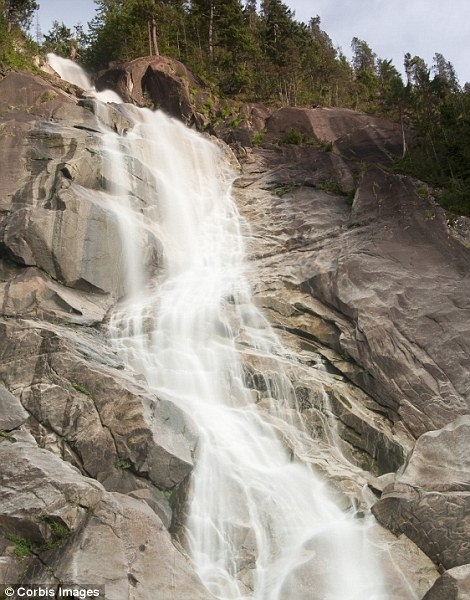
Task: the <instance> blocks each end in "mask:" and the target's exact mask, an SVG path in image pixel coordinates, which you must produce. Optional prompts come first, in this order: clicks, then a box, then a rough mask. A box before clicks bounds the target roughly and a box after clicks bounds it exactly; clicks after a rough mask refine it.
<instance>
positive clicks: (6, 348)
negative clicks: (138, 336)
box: [0, 321, 196, 491]
mask: <svg viewBox="0 0 470 600" xmlns="http://www.w3.org/2000/svg"><path fill="white" fill-rule="evenodd" d="M0 329H1V331H2V338H1V342H0V356H1V357H2V361H1V364H2V366H1V368H0V377H1V378H2V380H3V381H4V382H5V384H6V386H7V387H8V388H9V389H13V390H15V394H16V395H17V396H18V397H20V399H21V401H22V404H23V406H24V407H25V408H26V409H27V410H28V412H29V413H30V414H31V415H32V417H34V420H35V422H36V423H37V424H39V425H40V427H38V426H37V425H36V426H34V427H33V433H34V434H36V437H37V438H38V440H39V441H40V443H42V445H47V444H49V443H50V444H51V446H50V447H51V449H54V450H55V451H56V452H57V453H58V454H59V455H61V456H62V457H63V458H65V459H66V460H71V461H72V462H73V463H74V464H75V465H76V466H78V467H80V468H81V469H82V470H83V472H84V473H86V474H88V475H90V476H92V477H94V478H96V479H98V480H104V479H106V478H108V477H109V475H110V473H112V472H115V471H116V469H131V470H132V472H133V473H134V474H135V475H137V476H139V477H144V478H147V479H148V480H149V481H151V482H152V483H153V484H154V485H157V486H158V487H160V488H163V489H167V488H173V487H174V486H175V485H177V484H178V483H180V482H181V481H182V480H183V479H184V478H185V477H186V476H187V475H188V473H189V472H190V470H191V467H192V463H193V459H192V455H193V452H194V447H195V443H196V440H195V435H194V434H193V433H192V426H191V424H190V422H189V421H188V419H187V418H186V417H185V416H184V415H183V413H181V412H180V411H179V409H177V408H176V407H175V406H174V405H173V404H171V403H169V402H167V401H164V400H160V399H158V398H155V397H154V396H153V395H152V394H150V392H149V391H148V389H146V387H145V385H139V384H138V383H137V382H136V381H135V380H133V379H132V378H131V377H128V376H126V374H125V373H122V372H121V369H122V365H121V364H120V363H119V362H117V360H116V358H115V357H114V356H113V355H112V353H111V352H110V351H109V350H108V349H107V348H106V346H105V344H104V343H103V341H101V340H100V339H99V337H98V336H96V335H90V336H85V335H84V334H83V333H82V332H77V333H74V332H73V331H71V330H69V331H64V330H63V329H62V328H60V327H57V326H53V325H48V324H46V323H41V324H36V323H33V322H29V323H28V322H27V321H24V322H23V323H22V324H21V325H19V324H18V325H15V324H14V323H10V322H3V323H1V324H0ZM41 428H42V429H41ZM44 429H45V430H46V431H48V432H52V433H53V436H52V438H50V437H49V438H47V436H46V438H44V437H43V436H42V435H41V431H43V430H44ZM126 491H128V490H126Z"/></svg>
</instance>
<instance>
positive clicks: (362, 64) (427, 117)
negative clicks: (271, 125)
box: [0, 0, 470, 214]
mask: <svg viewBox="0 0 470 600" xmlns="http://www.w3.org/2000/svg"><path fill="white" fill-rule="evenodd" d="M95 4H96V16H95V18H94V19H93V20H92V21H91V22H90V23H89V24H88V32H87V33H86V34H85V32H84V30H83V28H82V27H81V26H80V25H77V26H75V27H74V28H73V30H72V29H69V28H68V27H67V26H65V25H64V24H63V23H59V22H57V21H56V22H54V24H53V27H52V29H51V30H50V31H49V32H48V33H46V34H45V35H44V39H43V41H42V44H41V50H42V52H48V51H53V52H56V53H58V54H61V55H62V56H67V57H72V58H73V59H75V60H78V61H79V62H80V63H81V64H83V65H84V66H85V67H86V68H87V69H88V70H90V71H92V72H96V71H99V70H101V69H105V68H107V67H108V65H109V63H111V62H114V61H128V60H132V59H133V58H137V57H139V56H147V55H150V54H162V55H166V56H171V57H174V58H177V59H179V60H181V61H182V62H183V63H184V64H185V65H186V66H187V67H188V68H190V69H191V70H192V71H194V72H195V73H196V74H197V75H199V76H200V77H201V78H202V79H204V80H205V81H206V82H207V84H208V85H210V86H211V88H212V91H213V92H214V93H215V94H217V95H219V96H225V97H230V98H235V99H237V100H240V101H258V102H264V103H267V104H276V105H285V106H308V107H312V106H319V105H321V106H338V107H345V108H352V109H356V110H361V111H365V112H370V113H375V114H381V115H384V116H387V117H389V118H392V119H395V120H397V121H400V122H401V123H402V124H403V127H404V129H408V130H410V129H411V130H413V131H414V132H415V136H414V143H413V144H412V145H411V146H410V147H409V148H407V152H406V153H405V156H404V157H403V158H402V159H401V160H400V161H399V168H400V169H401V170H403V171H405V172H408V173H410V174H412V175H415V176H417V177H419V178H421V179H423V180H425V181H427V182H429V183H430V184H431V185H433V186H436V187H440V188H443V189H444V192H443V194H442V197H441V201H442V202H443V203H444V204H445V206H446V207H447V208H448V209H449V210H452V211H454V212H457V213H465V214H470V192H469V190H470V88H469V86H468V85H466V86H465V87H464V88H461V86H460V85H459V82H458V79H457V75H456V73H455V70H454V68H453V66H452V64H451V63H449V62H448V61H447V60H446V59H445V58H444V56H442V54H436V55H435V56H434V59H433V64H432V65H431V66H430V67H429V66H428V65H427V64H426V63H425V61H424V60H423V59H422V58H421V57H419V56H411V55H410V54H406V55H405V56H404V70H405V79H403V77H402V76H401V74H400V73H399V71H398V70H397V68H396V67H395V66H394V65H393V64H392V61H390V60H387V59H384V58H379V57H378V56H377V55H376V54H375V53H374V52H373V50H372V49H371V48H370V47H369V45H368V44H367V42H366V41H364V40H361V39H358V38H357V37H354V38H353V39H352V43H351V50H352V59H351V60H347V58H346V57H345V55H344V54H343V53H342V52H341V50H339V49H337V48H335V46H334V44H333V42H332V40H331V38H330V37H329V35H328V34H327V33H326V32H325V31H323V29H322V27H321V21H320V18H319V17H318V16H313V17H312V18H311V19H310V20H309V22H308V23H302V22H299V21H297V20H296V19H295V15H294V14H293V12H292V11H291V10H290V9H289V8H288V6H287V5H286V4H284V3H283V2H282V1H281V0H261V2H260V4H258V3H257V1H256V0H244V1H243V2H242V0H95ZM0 7H2V15H1V19H2V20H1V21H0V29H1V28H2V27H3V31H4V32H5V34H6V36H7V37H8V31H10V30H14V29H15V28H21V27H22V28H23V30H24V29H25V28H26V27H27V25H29V24H30V23H31V19H32V15H33V13H34V10H35V9H36V7H37V4H36V2H35V1H34V0H0ZM2 39H3V37H2ZM26 39H27V36H26ZM29 43H32V42H31V39H29ZM1 60H2V55H1V44H0V62H1Z"/></svg>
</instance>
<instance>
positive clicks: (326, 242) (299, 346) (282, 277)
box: [236, 109, 470, 569]
mask: <svg viewBox="0 0 470 600" xmlns="http://www.w3.org/2000/svg"><path fill="white" fill-rule="evenodd" d="M283 110H284V112H285V120H284V119H282V118H281V117H280V116H279V119H277V118H275V117H274V116H271V117H269V119H268V120H267V121H266V123H267V130H268V128H269V127H271V128H272V135H273V139H275V138H277V139H279V138H280V137H281V139H282V136H283V135H284V134H285V133H287V132H288V131H289V129H290V128H293V127H295V128H297V129H298V130H300V131H301V132H302V134H303V136H304V137H303V138H299V140H298V141H299V142H300V143H299V144H297V145H294V144H292V143H291V144H284V145H282V144H281V145H279V146H270V145H269V143H266V144H265V147H264V148H263V147H262V148H259V149H253V150H252V151H250V152H249V153H248V155H247V157H246V160H245V161H244V165H243V168H244V172H243V175H242V177H241V178H240V179H239V180H238V181H237V183H236V186H237V190H236V193H237V195H238V197H239V206H240V208H241V210H242V213H243V214H244V215H245V216H246V218H247V220H248V221H249V222H250V226H251V231H252V237H251V241H250V247H249V254H250V257H251V260H252V263H253V265H255V266H256V273H257V276H256V278H254V279H253V287H254V290H255V297H256V300H257V303H258V304H259V305H260V306H261V307H262V308H264V310H265V312H266V313H267V314H268V315H269V317H270V320H271V321H272V322H273V323H275V324H276V325H277V327H278V329H279V331H280V334H281V335H282V339H283V341H284V343H285V344H286V345H287V346H289V347H291V348H292V349H293V350H294V351H295V352H296V353H297V354H298V355H299V356H300V357H301V360H302V362H303V364H309V365H311V366H313V365H317V367H316V368H320V369H321V370H326V371H329V372H330V373H331V374H332V375H335V376H336V379H337V380H339V381H340V382H348V384H354V385H353V388H354V386H357V387H358V388H359V389H360V390H362V392H363V393H364V394H363V395H362V396H359V397H358V396H357V394H354V393H351V390H346V389H343V390H341V386H338V385H337V383H335V385H334V388H333V389H334V391H333V389H332V388H330V386H328V385H327V386H326V387H324V390H325V392H326V394H324V395H323V396H322V398H320V399H318V398H317V399H315V398H313V397H312V395H311V394H310V400H309V402H308V403H304V402H303V401H302V400H301V401H300V404H301V407H303V413H304V418H305V419H306V422H307V423H309V422H311V431H312V432H314V431H315V423H318V416H316V413H315V410H316V409H318V408H319V407H320V409H321V410H322V411H323V412H324V413H326V414H330V415H331V414H332V415H333V416H334V422H335V423H336V425H334V422H333V426H334V427H336V429H335V431H336V433H337V435H339V436H340V438H341V439H342V442H341V444H342V445H343V446H342V447H343V452H344V453H345V454H346V455H347V456H349V458H350V459H352V460H354V459H355V460H356V461H358V463H359V464H360V465H362V466H363V467H365V466H366V464H367V462H368V460H370V461H371V464H374V461H380V466H377V462H375V465H376V469H377V470H376V473H380V472H382V473H384V472H388V471H392V472H393V471H396V470H397V469H398V468H399V466H400V464H403V467H402V469H404V470H403V473H401V475H399V476H396V478H395V476H394V475H393V474H392V473H390V474H389V475H384V476H383V477H379V478H378V479H376V480H375V481H369V486H370V488H371V489H372V490H373V491H374V494H376V495H377V496H378V497H379V498H380V497H381V499H380V500H379V501H378V503H377V504H375V506H374V509H373V510H374V514H375V515H376V517H377V518H378V520H379V521H380V522H381V523H383V524H384V525H386V526H387V527H389V528H390V529H391V530H392V531H393V532H395V533H396V534H402V533H403V532H404V533H406V535H408V536H409V537H410V538H411V539H412V540H413V541H415V543H417V544H418V546H419V547H420V548H422V549H423V550H424V551H425V552H426V553H427V554H428V555H429V556H431V558H432V559H433V560H434V561H435V563H436V564H440V565H441V568H442V569H444V568H447V569H450V568H452V567H455V566H457V565H463V564H465V563H467V562H469V558H468V543H467V542H468V536H469V532H470V528H469V524H468V502H469V498H470V496H469V494H468V485H469V482H470V473H469V468H468V465H467V464H466V461H465V460H464V459H463V454H464V453H465V449H464V448H465V447H466V446H465V443H464V441H463V440H464V439H467V440H468V431H467V429H466V421H465V419H466V418H467V417H466V415H468V412H469V400H470V398H469V389H468V382H467V374H466V373H467V366H468V356H469V354H470V346H469V344H468V339H470V338H469V335H468V333H469V331H468V329H469V325H470V318H469V316H470V314H469V306H468V302H467V301H466V300H465V298H466V297H467V296H468V294H469V292H470V289H469V286H470V280H469V268H468V265H469V259H470V256H469V254H468V248H466V246H465V244H462V243H460V242H459V241H456V237H455V236H454V235H453V232H452V230H451V229H450V228H449V226H448V223H447V220H446V215H445V214H444V212H443V211H442V210H441V209H440V208H439V207H438V206H437V205H436V204H435V203H434V202H433V201H432V198H431V197H430V194H429V192H428V191H427V189H426V188H425V186H423V185H422V184H419V183H417V182H414V181H412V180H411V179H409V178H406V177H403V176H399V175H393V174H391V173H390V172H389V171H388V169H387V168H385V167H384V164H385V165H386V164H390V156H391V155H392V153H393V152H395V153H398V152H401V148H400V132H399V131H397V130H395V133H394V134H393V135H391V136H390V132H391V131H392V130H393V126H390V127H391V129H389V128H387V127H385V128H384V129H383V130H381V129H380V123H379V122H378V121H377V122H374V123H367V118H366V116H365V115H354V116H352V118H351V120H350V121H349V122H348V120H347V119H345V112H347V111H336V110H335V109H326V110H324V109H313V110H300V111H297V110H296V109H283ZM280 114H282V112H281V113H280ZM287 117H288V119H289V120H287ZM328 119H330V123H329V124H328ZM270 122H271V125H269V123H270ZM348 127H349V131H347V128H348ZM371 132H374V133H373V135H370V134H371ZM308 138H310V139H311V140H313V142H310V143H308ZM322 138H323V139H325V140H328V141H329V142H330V146H329V147H326V146H325V145H323V148H322V147H321V146H320V145H319V144H318V142H319V140H321V139H322ZM384 140H387V141H386V144H384ZM268 141H269V140H268ZM315 141H316V143H315ZM349 142H351V143H354V144H356V143H357V147H355V149H354V153H352V152H349V151H348V150H347V148H348V143H349ZM374 147H375V149H374ZM325 150H326V151H325ZM267 215H269V218H267ZM307 387H308V386H307ZM357 387H356V389H357ZM310 389H311V388H310ZM325 396H326V398H327V400H325ZM300 398H303V396H302V395H301V396H300ZM306 398H309V396H306ZM353 398H354V399H355V400H354V401H352V399H353ZM312 400H313V401H312ZM367 410H370V413H368V415H367V416H366V413H367ZM378 416H381V417H383V418H384V424H383V425H382V426H378V420H377V417H378ZM364 426H365V429H364ZM384 426H385V427H384ZM385 431H387V433H386V434H385ZM386 440H388V441H386ZM392 440H393V441H392ZM390 442H392V443H391V445H387V444H390ZM345 443H346V444H349V445H350V446H349V448H348V447H347V446H344V444H345ZM467 445H468V444H467ZM374 448H375V451H376V452H377V450H378V449H379V448H381V449H382V450H381V452H383V458H384V459H385V460H383V459H380V457H379V456H378V455H377V454H374V450H373V449H374ZM392 448H400V449H401V450H400V451H399V452H396V453H395V459H394V460H393V459H392V456H393V450H392ZM367 457H369V459H368V458H367ZM371 464H369V466H368V468H371Z"/></svg>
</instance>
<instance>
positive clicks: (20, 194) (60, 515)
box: [0, 72, 212, 600]
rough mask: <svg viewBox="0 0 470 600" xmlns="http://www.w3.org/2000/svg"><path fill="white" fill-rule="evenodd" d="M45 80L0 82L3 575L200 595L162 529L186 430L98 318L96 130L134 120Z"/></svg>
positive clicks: (108, 245)
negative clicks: (131, 368)
mask: <svg viewBox="0 0 470 600" xmlns="http://www.w3.org/2000/svg"><path fill="white" fill-rule="evenodd" d="M51 81H52V80H51V79H43V78H40V77H37V76H34V75H25V74H21V73H14V72H12V73H10V74H9V75H8V76H6V77H5V78H4V79H3V80H1V81H0V130H1V132H2V136H1V142H0V164H1V165H2V177H1V178H0V207H1V211H0V212H1V215H0V300H1V303H2V316H1V318H0V329H1V331H2V334H1V342H0V346H1V347H0V356H1V361H0V362H1V364H0V380H1V382H2V385H1V386H0V461H1V463H2V469H1V473H0V478H1V487H0V497H1V502H0V504H1V510H0V553H1V559H0V579H1V580H2V581H4V582H9V583H14V582H26V583H29V582H42V583H53V584H54V583H57V582H59V581H72V582H76V583H83V584H86V583H87V584H89V583H90V582H93V583H94V584H96V585H106V594H107V597H108V596H109V598H111V599H114V600H122V599H123V598H149V599H150V598H152V599H153V598H154V597H155V590H156V589H159V590H161V594H162V597H166V598H170V597H178V598H189V597H191V598H200V599H202V598H205V599H206V598H207V599H208V598H210V597H212V596H211V595H210V594H209V593H208V592H207V591H206V590H205V589H204V588H203V586H202V584H201V583H200V581H199V579H198V577H197V576H196V575H195V573H194V571H193V567H192V565H191V563H190V562H189V560H188V559H187V557H186V556H185V555H184V553H183V552H182V551H181V549H180V548H177V547H176V545H174V544H173V542H172V539H171V537H170V534H169V533H168V528H169V527H170V524H171V519H172V514H171V508H170V505H169V502H168V498H169V496H170V495H171V494H172V493H173V492H174V491H175V489H176V488H177V487H178V486H179V484H180V483H181V482H182V481H183V480H184V479H186V478H187V476H188V474H189V473H190V471H191V469H192V465H193V454H194V450H195V446H196V435H195V432H194V428H193V426H192V424H191V422H190V420H189V419H188V417H187V416H185V415H184V414H183V413H182V412H181V411H180V410H178V409H177V408H175V407H174V406H173V405H172V404H170V403H169V402H167V401H166V400H163V399H160V398H157V397H155V395H154V394H153V393H152V392H151V391H150V390H149V388H148V386H147V385H146V383H145V382H144V381H140V380H139V379H138V378H137V377H136V376H135V375H134V374H132V373H130V372H128V371H127V370H126V368H125V366H124V365H123V364H122V362H120V360H119V359H118V358H117V356H116V355H115V354H114V353H113V351H112V350H111V349H110V347H109V341H108V340H107V339H106V337H105V336H104V335H103V332H102V330H101V329H100V327H99V326H100V324H103V323H104V321H105V319H106V317H107V313H108V310H109V308H110V307H111V306H112V305H114V304H115V303H116V302H117V301H118V300H119V298H120V297H122V296H123V294H125V291H126V282H125V277H124V276H123V269H122V263H123V260H124V258H123V256H122V249H121V241H120V239H121V232H120V230H119V227H120V226H119V220H118V216H117V212H118V210H120V209H118V208H117V207H116V206H115V205H114V203H113V198H112V196H110V195H109V194H105V193H104V190H105V188H106V187H107V186H108V184H109V179H108V180H107V179H106V177H108V178H109V176H106V175H105V174H104V171H103V152H102V137H103V135H104V133H105V132H108V133H109V132H112V131H119V132H122V131H123V130H125V129H126V128H128V127H129V126H130V122H129V121H128V120H127V117H126V116H125V115H123V114H121V113H119V112H118V111H116V110H115V109H113V108H112V107H109V109H108V110H107V111H106V114H103V118H102V119H100V120H99V119H98V118H97V117H96V116H95V114H94V111H95V110H99V109H98V108H97V107H96V105H95V103H94V102H93V100H90V99H87V98H82V99H78V98H77V97H76V96H74V95H71V94H70V93H68V92H67V90H64V89H61V88H58V87H56V86H55V85H53V84H52V83H51ZM65 87H66V86H65ZM74 89H75V88H73V86H71V87H70V88H68V90H69V92H70V91H74ZM79 93H80V92H79ZM133 166H134V172H133V175H132V177H133V181H131V182H130V185H132V189H133V193H134V194H135V196H136V197H139V194H141V193H142V183H141V182H142V180H143V179H145V177H146V175H145V167H144V165H142V164H139V163H138V161H135V164H134V165H133ZM158 244H159V242H158V240H149V245H148V246H147V252H146V257H147V259H148V261H149V262H148V265H149V268H152V269H157V268H158V253H159V248H158Z"/></svg>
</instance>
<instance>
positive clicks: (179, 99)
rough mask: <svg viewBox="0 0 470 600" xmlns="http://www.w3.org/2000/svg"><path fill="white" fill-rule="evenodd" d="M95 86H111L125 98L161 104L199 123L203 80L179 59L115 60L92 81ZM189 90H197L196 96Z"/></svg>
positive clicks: (101, 88)
mask: <svg viewBox="0 0 470 600" xmlns="http://www.w3.org/2000/svg"><path fill="white" fill-rule="evenodd" d="M95 85H96V89H97V90H105V89H112V90H114V91H116V92H117V93H118V94H119V95H120V96H121V98H122V99H123V100H124V101H125V102H130V103H133V104H137V106H148V105H149V103H150V105H151V106H152V107H154V108H161V109H162V110H164V111H165V112H166V113H167V114H169V115H170V116H172V117H176V118H178V119H181V120H183V121H184V122H185V123H187V124H201V118H200V115H199V116H198V115H197V109H196V105H197V104H200V103H201V100H202V101H204V100H203V99H202V97H209V94H208V93H207V92H206V93H204V91H203V90H204V87H205V86H204V84H203V82H202V81H201V80H200V79H199V78H197V77H196V76H195V75H194V74H193V73H191V71H189V70H188V69H187V68H186V67H185V66H184V65H183V64H182V63H180V62H179V61H178V60H176V59H174V58H169V57H167V56H153V57H148V58H137V59H135V60H133V61H130V62H128V63H123V64H118V65H116V66H114V67H111V68H110V69H109V70H107V71H105V72H104V73H102V74H101V75H100V76H99V77H98V78H97V79H96V81H95ZM192 90H197V94H196V96H197V97H196V96H194V92H193V91H192Z"/></svg>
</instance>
